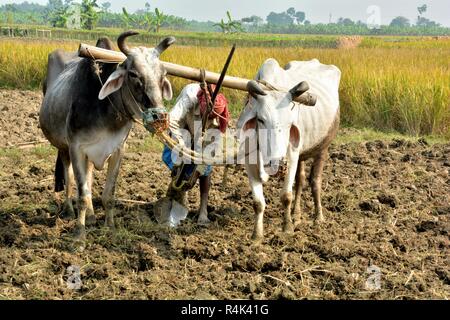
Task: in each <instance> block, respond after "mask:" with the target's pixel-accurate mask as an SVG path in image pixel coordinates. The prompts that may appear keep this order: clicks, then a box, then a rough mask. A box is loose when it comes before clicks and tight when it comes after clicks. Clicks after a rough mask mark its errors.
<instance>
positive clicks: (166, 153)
mask: <svg viewBox="0 0 450 320" xmlns="http://www.w3.org/2000/svg"><path fill="white" fill-rule="evenodd" d="M174 156H175V157H176V155H174ZM162 160H163V161H164V163H165V164H166V166H167V167H168V168H169V169H170V171H173V170H174V168H175V164H174V163H173V159H172V150H170V148H169V147H168V146H166V145H164V150H163V153H162ZM176 160H177V159H176V158H175V161H176ZM195 167H196V165H195V164H187V165H186V171H185V172H186V175H185V177H184V179H186V180H187V179H189V177H190V176H192V174H193V173H194V170H195ZM211 172H212V166H206V170H205V172H204V173H203V174H202V175H200V176H201V177H209V176H210V175H211Z"/></svg>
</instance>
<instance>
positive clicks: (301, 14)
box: [295, 11, 306, 24]
mask: <svg viewBox="0 0 450 320" xmlns="http://www.w3.org/2000/svg"><path fill="white" fill-rule="evenodd" d="M295 19H296V20H297V23H299V24H300V23H303V21H305V19H306V14H305V13H304V12H302V11H297V12H296V13H295Z"/></svg>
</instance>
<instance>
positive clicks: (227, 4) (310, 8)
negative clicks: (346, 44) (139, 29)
mask: <svg viewBox="0 0 450 320" xmlns="http://www.w3.org/2000/svg"><path fill="white" fill-rule="evenodd" d="M28 1H29V2H37V3H40V4H45V3H47V0H28ZM107 1H108V0H98V3H102V2H107ZM20 2H22V0H15V1H13V0H0V4H5V3H20ZM108 2H110V3H111V4H112V10H113V11H120V10H121V8H122V7H126V8H127V9H128V11H131V12H133V11H135V10H137V9H141V8H144V5H145V2H149V3H150V5H151V7H152V8H155V7H157V8H159V9H160V10H162V11H163V12H164V13H167V14H173V15H176V16H180V17H184V18H186V19H188V20H190V19H195V20H199V21H207V20H211V21H219V20H220V19H221V18H225V14H226V11H227V10H229V11H230V12H231V14H232V16H233V19H241V18H243V17H247V16H251V15H257V16H260V17H263V18H265V17H267V15H268V14H269V13H270V12H271V11H274V12H282V11H285V10H286V9H287V8H290V7H294V8H296V9H297V10H298V11H304V12H305V13H306V18H307V19H308V20H310V21H311V22H312V23H318V22H324V23H328V22H329V21H330V14H331V21H333V22H335V21H336V20H337V19H338V18H339V17H345V18H351V19H352V20H355V21H356V20H361V21H364V22H367V20H368V18H369V16H371V15H372V16H373V14H368V13H367V10H368V8H369V7H370V6H373V5H374V6H378V7H379V16H380V18H381V24H389V23H390V21H391V20H392V19H393V18H395V17H397V16H405V17H407V18H408V19H410V21H412V22H413V21H415V20H416V18H417V7H418V6H420V5H422V4H427V5H428V11H427V13H426V14H425V17H427V18H429V19H432V20H434V21H437V22H439V23H441V24H442V25H444V26H447V27H450V0H191V1H189V0H109V1H108ZM371 12H372V13H374V14H377V13H376V12H378V11H373V10H371Z"/></svg>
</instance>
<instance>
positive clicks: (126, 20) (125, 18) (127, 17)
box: [122, 8, 136, 29]
mask: <svg viewBox="0 0 450 320" xmlns="http://www.w3.org/2000/svg"><path fill="white" fill-rule="evenodd" d="M122 23H123V24H124V27H125V29H128V28H129V27H130V25H131V24H134V23H136V20H135V19H134V18H133V17H132V16H131V14H129V13H128V11H127V9H125V8H122Z"/></svg>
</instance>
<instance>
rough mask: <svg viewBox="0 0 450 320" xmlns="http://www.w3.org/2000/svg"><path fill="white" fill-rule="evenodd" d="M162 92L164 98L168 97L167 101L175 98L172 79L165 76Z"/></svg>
mask: <svg viewBox="0 0 450 320" xmlns="http://www.w3.org/2000/svg"><path fill="white" fill-rule="evenodd" d="M162 94H163V98H164V99H166V100H167V101H169V100H172V98H173V91H172V85H171V84H170V81H169V80H168V79H167V78H164V81H163V85H162Z"/></svg>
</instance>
